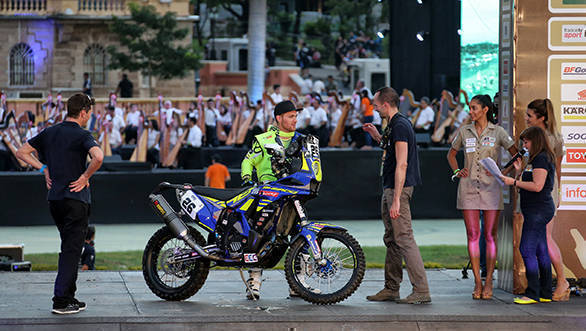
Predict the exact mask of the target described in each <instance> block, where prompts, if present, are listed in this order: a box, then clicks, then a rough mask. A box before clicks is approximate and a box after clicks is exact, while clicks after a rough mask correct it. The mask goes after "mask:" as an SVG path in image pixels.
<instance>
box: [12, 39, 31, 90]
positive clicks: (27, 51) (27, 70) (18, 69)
mask: <svg viewBox="0 0 586 331" xmlns="http://www.w3.org/2000/svg"><path fill="white" fill-rule="evenodd" d="M9 72H10V85H33V84H34V83H35V60H34V57H33V50H32V48H31V47H30V46H29V45H27V44H25V43H20V44H16V45H15V46H14V47H12V49H11V50H10V68H9Z"/></svg>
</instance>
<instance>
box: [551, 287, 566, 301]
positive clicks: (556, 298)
mask: <svg viewBox="0 0 586 331" xmlns="http://www.w3.org/2000/svg"><path fill="white" fill-rule="evenodd" d="M551 299H552V300H553V301H570V289H567V290H566V291H565V292H563V293H562V294H560V295H556V294H555V293H554V294H553V296H552V297H551Z"/></svg>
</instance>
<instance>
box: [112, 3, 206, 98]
mask: <svg viewBox="0 0 586 331" xmlns="http://www.w3.org/2000/svg"><path fill="white" fill-rule="evenodd" d="M128 6H129V9H130V13H131V18H130V20H125V19H121V18H119V17H113V23H112V24H111V26H110V29H111V31H112V32H113V33H115V34H116V35H117V36H118V39H119V41H120V45H121V46H122V47H116V46H110V47H108V53H109V55H110V64H109V67H110V68H111V69H122V70H127V71H131V72H136V71H140V72H141V73H143V74H145V75H148V76H149V77H157V78H159V79H163V80H165V79H171V78H175V77H184V76H185V75H186V74H187V73H188V72H190V71H193V70H198V69H199V68H200V67H201V64H200V60H201V58H202V52H201V50H200V49H199V48H198V47H196V46H195V45H193V44H192V43H191V41H189V43H188V44H185V38H186V37H187V36H188V34H189V30H188V29H181V28H179V27H178V24H177V19H176V17H175V14H174V13H171V12H167V13H165V14H164V15H161V14H159V13H157V11H156V9H155V7H153V6H150V5H148V6H147V5H139V4H136V3H130V4H129V5H128ZM149 85H150V82H149ZM151 92H152V91H151Z"/></svg>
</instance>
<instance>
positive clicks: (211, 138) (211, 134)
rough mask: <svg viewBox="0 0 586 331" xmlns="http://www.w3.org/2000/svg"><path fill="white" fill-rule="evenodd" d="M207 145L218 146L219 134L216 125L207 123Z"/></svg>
mask: <svg viewBox="0 0 586 331" xmlns="http://www.w3.org/2000/svg"><path fill="white" fill-rule="evenodd" d="M206 146H213V147H216V146H218V134H217V133H216V126H215V125H214V126H211V125H206Z"/></svg>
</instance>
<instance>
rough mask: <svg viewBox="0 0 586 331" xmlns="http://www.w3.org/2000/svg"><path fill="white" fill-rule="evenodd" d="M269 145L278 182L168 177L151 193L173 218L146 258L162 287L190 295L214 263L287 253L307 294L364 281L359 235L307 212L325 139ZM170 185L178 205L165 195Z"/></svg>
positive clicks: (172, 295)
mask: <svg viewBox="0 0 586 331" xmlns="http://www.w3.org/2000/svg"><path fill="white" fill-rule="evenodd" d="M265 149H266V150H267V153H268V154H269V155H270V157H271V165H272V170H273V172H274V174H275V175H276V178H277V180H275V181H273V182H269V183H264V184H258V185H253V186H248V187H243V188H236V189H213V188H209V187H202V186H193V185H190V184H170V183H167V182H163V183H160V184H159V185H158V187H157V188H155V190H154V191H153V192H152V193H151V194H150V195H149V200H150V205H151V207H152V208H153V209H154V210H155V212H156V213H157V214H158V216H159V217H161V218H162V219H163V220H164V222H165V224H166V225H165V226H164V227H162V228H161V229H159V230H158V231H157V232H156V233H155V234H154V235H153V236H152V237H151V238H150V240H149V241H148V243H147V245H146V248H145V250H144V254H143V260H142V269H143V275H144V279H145V281H146V283H147V285H148V287H149V288H150V289H151V291H152V292H153V293H154V294H155V295H157V296H158V297H160V298H162V299H165V300H171V301H176V300H185V299H187V298H189V297H191V296H193V295H194V294H196V293H197V292H198V291H199V289H200V288H201V287H202V286H203V284H204V282H205V280H206V278H207V276H208V273H209V269H210V268H211V267H214V266H226V267H235V268H239V269H240V271H241V272H242V268H273V267H274V266H276V265H277V264H278V263H279V261H280V260H281V258H282V257H283V256H284V255H285V253H287V255H286V258H285V262H284V269H285V277H286V279H287V282H288V284H289V286H290V287H291V289H292V290H294V291H295V292H296V293H298V294H299V296H300V297H301V298H303V299H304V300H306V301H308V302H311V303H313V304H334V303H337V302H340V301H342V300H345V299H346V298H348V297H349V296H350V295H352V293H354V292H355V291H356V289H357V288H358V286H360V283H361V282H362V278H363V277H364V271H365V267H366V263H365V258H364V252H363V251H362V248H361V247H360V244H359V243H358V241H357V240H356V239H354V237H352V236H351V235H350V234H349V233H348V232H347V231H346V230H345V229H344V228H342V227H340V226H337V225H332V224H327V223H320V222H311V221H309V219H308V218H307V216H306V213H305V208H304V203H305V202H307V201H308V200H310V199H312V198H315V197H316V196H317V195H318V191H319V187H320V184H321V181H322V172H321V161H320V154H319V140H318V139H317V138H316V137H314V136H311V135H308V136H305V137H301V138H299V139H297V140H294V141H292V142H291V143H290V146H289V147H288V148H287V149H284V148H283V147H282V146H280V145H278V144H270V145H267V146H265ZM170 190H175V197H176V200H177V203H178V205H177V206H176V208H177V209H178V210H179V211H176V210H175V209H174V208H173V207H172V206H171V204H170V203H169V202H168V201H167V199H166V198H165V197H164V194H165V191H170ZM170 195H172V194H170ZM170 201H172V200H170ZM184 220H187V222H189V223H194V224H196V225H197V226H199V227H200V228H201V229H202V230H204V231H205V232H204V233H206V232H207V238H204V236H203V235H202V234H201V233H200V231H198V230H196V229H195V228H194V227H192V226H191V225H187V224H186V222H184ZM243 280H244V279H243Z"/></svg>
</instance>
